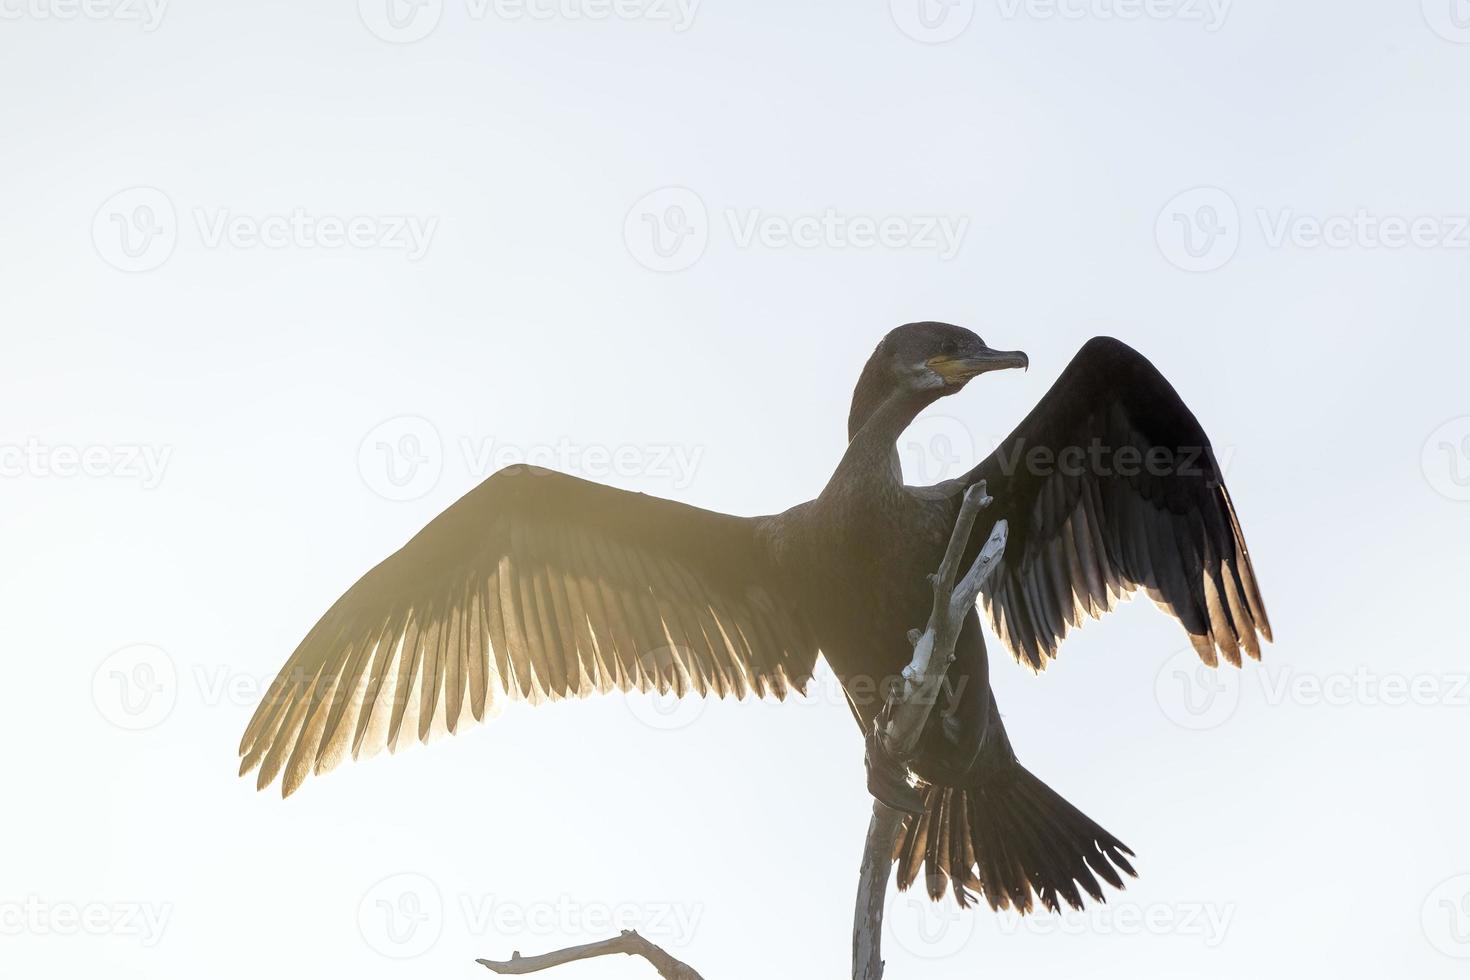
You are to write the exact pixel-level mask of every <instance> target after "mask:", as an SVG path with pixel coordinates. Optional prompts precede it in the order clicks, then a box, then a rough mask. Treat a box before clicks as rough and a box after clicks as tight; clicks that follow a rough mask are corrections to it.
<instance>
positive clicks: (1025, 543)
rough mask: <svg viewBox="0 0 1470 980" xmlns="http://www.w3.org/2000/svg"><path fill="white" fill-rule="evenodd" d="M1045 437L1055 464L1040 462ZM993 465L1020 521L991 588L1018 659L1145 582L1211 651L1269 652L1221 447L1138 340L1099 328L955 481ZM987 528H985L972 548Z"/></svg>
mask: <svg viewBox="0 0 1470 980" xmlns="http://www.w3.org/2000/svg"><path fill="white" fill-rule="evenodd" d="M1038 448H1045V449H1047V450H1049V451H1050V455H1049V457H1046V456H1043V458H1050V459H1052V460H1055V461H1057V465H1056V466H1053V467H1050V468H1048V469H1044V470H1043V469H1040V468H1038V467H1036V466H1035V465H1034V464H1033V463H1032V462H1031V461H1032V460H1033V459H1034V458H1035V456H1034V455H1032V454H1033V452H1034V450H1036V449H1038ZM1128 454H1132V457H1131V458H1132V460H1134V461H1136V462H1135V463H1134V464H1133V465H1131V466H1130V465H1128V462H1129V458H1130V457H1129V455H1128ZM1064 460H1071V461H1074V462H1075V461H1077V460H1081V461H1083V464H1082V465H1080V466H1077V465H1065V464H1064V462H1063V461H1064ZM982 479H983V480H986V481H987V485H988V487H989V491H990V493H991V495H992V496H993V497H995V499H996V507H995V508H994V516H995V517H997V518H1000V517H1004V518H1006V519H1007V521H1008V522H1009V524H1010V528H1011V534H1010V539H1009V541H1008V543H1007V547H1006V552H1005V556H1004V558H1003V559H1002V562H1001V565H1000V567H999V568H998V569H997V571H996V574H994V575H993V576H992V577H991V579H990V580H989V582H988V583H987V586H986V590H985V593H984V599H985V603H986V607H987V609H988V611H989V613H990V616H991V620H992V622H993V623H994V625H995V628H996V632H997V633H998V634H999V635H1000V636H1001V639H1002V640H1003V641H1004V642H1005V644H1006V645H1007V646H1008V647H1009V648H1010V650H1011V652H1012V653H1013V654H1014V655H1015V656H1016V657H1017V659H1019V660H1022V661H1024V662H1026V663H1028V664H1030V665H1031V666H1032V667H1033V668H1035V669H1038V670H1039V669H1041V668H1043V667H1044V666H1045V665H1046V663H1047V662H1048V661H1050V660H1051V659H1053V658H1054V657H1055V656H1056V654H1057V649H1058V645H1059V644H1060V642H1061V641H1062V640H1063V639H1064V638H1065V637H1066V635H1067V633H1068V631H1069V630H1071V629H1074V628H1076V627H1078V626H1080V625H1081V624H1082V622H1083V617H1084V615H1085V616H1091V617H1094V618H1095V617H1098V616H1101V615H1102V614H1103V613H1106V612H1108V611H1109V610H1111V609H1112V608H1113V607H1114V605H1115V604H1116V603H1117V601H1118V600H1119V599H1121V598H1123V597H1124V596H1126V595H1128V594H1129V593H1132V592H1134V591H1137V590H1142V591H1143V592H1145V593H1146V594H1147V595H1148V596H1149V597H1150V598H1152V599H1153V600H1154V601H1155V602H1157V603H1158V604H1159V605H1160V606H1161V607H1162V608H1164V609H1165V610H1166V611H1168V612H1169V613H1170V614H1172V615H1173V616H1174V617H1175V618H1176V619H1178V620H1179V622H1180V623H1181V624H1182V625H1183V626H1184V629H1185V631H1186V633H1187V634H1188V636H1189V639H1190V642H1191V644H1192V645H1193V646H1194V648H1195V649H1196V650H1197V651H1198V652H1199V655H1200V658H1201V659H1202V660H1203V661H1204V662H1205V663H1207V664H1210V665H1212V666H1213V665H1214V664H1216V663H1217V662H1218V660H1219V658H1220V657H1222V656H1223V657H1224V659H1225V660H1226V661H1227V662H1229V663H1231V664H1234V665H1236V666H1239V665H1240V663H1241V661H1242V658H1243V657H1250V658H1252V659H1259V658H1260V655H1261V646H1260V639H1261V638H1264V639H1266V640H1270V639H1271V626H1270V621H1269V620H1268V619H1267V617H1266V610H1265V604H1264V603H1263V602H1262V601H1261V593H1260V587H1259V585H1258V583H1257V579H1256V574H1255V570H1254V568H1253V567H1252V565H1251V560H1250V553H1249V551H1248V550H1247V549H1246V545H1245V538H1244V535H1243V534H1242V533H1241V531H1240V521H1239V519H1238V518H1237V516H1236V512H1235V507H1234V505H1233V503H1232V502H1231V499H1230V494H1229V492H1228V491H1227V490H1226V488H1225V484H1224V479H1223V476H1222V474H1221V472H1220V468H1219V465H1218V463H1217V461H1216V459H1215V455H1214V451H1213V449H1212V447H1211V446H1210V442H1209V439H1208V438H1207V437H1206V436H1205V433H1204V431H1203V430H1202V429H1201V428H1200V425H1199V422H1198V421H1197V420H1196V419H1195V417H1194V415H1193V413H1191V412H1190V411H1189V409H1188V408H1187V407H1186V406H1185V405H1184V403H1183V401H1181V400H1180V398H1179V396H1178V394H1177V393H1176V392H1175V391H1174V389H1173V388H1172V387H1171V386H1170V385H1169V383H1168V382H1167V381H1166V380H1164V378H1163V376H1162V375H1160V374H1159V373H1158V371H1157V370H1156V369H1155V368H1154V367H1153V365H1152V364H1150V363H1149V362H1148V361H1147V360H1146V359H1145V358H1144V357H1143V356H1142V355H1140V354H1139V353H1138V352H1136V351H1134V350H1133V349H1132V348H1130V347H1128V346H1127V345H1125V344H1123V343H1121V342H1119V341H1116V340H1113V339H1111V338H1106V337H1099V338H1095V339H1093V340H1092V341H1089V342H1088V343H1087V344H1086V345H1085V346H1084V347H1083V348H1082V350H1081V352H1079V353H1078V355H1077V357H1076V358H1075V359H1073V361H1072V363H1071V364H1070V365H1069V366H1068V368H1067V370H1066V371H1065V372H1064V373H1063V374H1062V377H1061V378H1060V379H1059V380H1058V381H1057V383H1056V384H1055V385H1054V386H1053V387H1052V389H1051V391H1050V392H1048V393H1047V395H1046V397H1044V398H1043V399H1042V400H1041V402H1040V403H1039V404H1038V405H1037V406H1036V408H1035V410H1034V411H1032V412H1031V414H1030V415H1028V416H1027V418H1026V420H1025V421H1023V422H1022V423H1021V425H1020V426H1018V427H1017V428H1016V430H1015V431H1014V432H1013V433H1012V434H1011V436H1010V437H1009V438H1008V439H1007V440H1006V441H1005V442H1004V443H1002V445H1001V446H1000V447H999V448H998V449H997V450H996V452H995V453H993V454H991V456H990V457H989V458H987V459H986V460H985V461H984V462H982V463H981V464H980V465H979V466H977V467H976V468H975V469H974V470H972V471H971V472H970V473H969V474H967V475H966V477H965V478H964V479H963V480H961V481H956V488H957V489H958V488H959V487H960V486H968V485H969V484H971V483H974V482H975V481H977V480H982ZM982 532H983V533H982ZM988 534H989V528H988V526H987V527H984V528H980V529H977V537H976V540H975V541H974V542H972V550H973V549H978V547H979V546H980V544H981V543H983V541H984V538H985V536H986V535H988Z"/></svg>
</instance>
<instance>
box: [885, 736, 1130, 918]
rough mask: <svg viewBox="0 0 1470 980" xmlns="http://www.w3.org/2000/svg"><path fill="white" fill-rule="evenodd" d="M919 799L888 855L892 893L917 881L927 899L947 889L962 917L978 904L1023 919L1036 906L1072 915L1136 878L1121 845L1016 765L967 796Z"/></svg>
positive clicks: (934, 788) (951, 792)
mask: <svg viewBox="0 0 1470 980" xmlns="http://www.w3.org/2000/svg"><path fill="white" fill-rule="evenodd" d="M924 799H925V812H924V813H923V814H922V815H920V816H911V817H909V818H908V819H907V820H906V821H905V822H904V826H903V831H902V833H900V834H899V838H898V842H897V844H896V846H895V847H894V850H893V859H894V860H895V861H896V862H898V886H899V888H903V889H907V888H908V887H909V886H911V885H913V883H914V882H915V881H917V880H918V877H919V873H920V871H922V872H923V874H924V885H925V890H926V891H927V892H928V893H929V897H930V898H933V899H935V900H938V899H940V898H943V897H944V893H945V891H946V889H948V890H950V891H952V892H953V893H954V897H955V900H956V901H957V902H959V904H960V905H961V906H962V907H968V906H969V905H970V904H971V903H973V902H974V901H975V900H976V897H977V896H980V895H983V896H984V897H985V901H986V902H988V903H989V905H990V907H991V908H992V909H1005V908H1013V909H1015V910H1016V911H1017V912H1019V913H1021V914H1025V913H1027V912H1030V911H1031V910H1032V907H1033V904H1034V902H1036V901H1040V903H1041V905H1042V906H1043V907H1045V908H1047V909H1050V910H1051V911H1053V912H1057V911H1060V910H1061V903H1062V902H1065V903H1066V904H1067V905H1069V906H1070V907H1072V908H1074V909H1080V908H1082V906H1083V898H1082V896H1083V894H1084V893H1085V894H1086V895H1087V896H1088V897H1090V898H1091V899H1092V900H1093V901H1097V902H1102V901H1105V899H1104V897H1103V888H1102V885H1103V883H1106V884H1108V885H1111V886H1112V887H1113V888H1122V887H1123V875H1122V874H1120V873H1119V872H1120V871H1121V872H1123V873H1125V874H1127V875H1129V876H1130V877H1137V872H1135V871H1134V870H1133V865H1131V864H1130V863H1129V862H1128V858H1129V857H1132V856H1133V852H1132V851H1131V850H1129V849H1128V847H1127V845H1125V844H1124V843H1123V842H1122V841H1120V840H1118V839H1117V838H1116V837H1114V836H1113V835H1112V834H1110V833H1108V832H1107V831H1106V830H1104V829H1103V828H1101V827H1099V826H1098V825H1097V824H1096V823H1094V822H1093V821H1092V820H1091V819H1089V818H1088V817H1087V815H1086V814H1084V813H1083V812H1082V811H1081V810H1078V809H1077V808H1076V807H1075V806H1073V805H1072V804H1070V803H1068V802H1067V801H1066V800H1064V799H1063V798H1062V797H1061V796H1060V795H1059V794H1058V793H1057V792H1056V791H1055V790H1053V789H1052V788H1051V787H1049V786H1047V785H1046V784H1045V783H1043V782H1042V781H1041V780H1039V779H1037V778H1036V777H1035V776H1033V775H1032V774H1031V773H1030V772H1028V771H1027V770H1026V769H1025V768H1024V767H1022V766H1020V765H1012V766H1010V767H1008V768H1007V769H1006V770H1005V771H1003V772H999V773H994V774H988V775H986V776H985V777H984V778H983V779H982V780H981V781H980V782H978V783H976V784H975V785H972V786H966V787H955V786H940V785H930V786H928V787H926V788H925V790H924ZM1099 879H1101V881H1099Z"/></svg>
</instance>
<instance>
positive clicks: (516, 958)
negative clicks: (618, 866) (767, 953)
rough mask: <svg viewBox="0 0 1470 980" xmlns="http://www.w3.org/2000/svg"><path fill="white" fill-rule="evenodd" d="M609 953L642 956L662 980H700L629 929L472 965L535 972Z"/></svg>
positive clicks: (478, 961)
mask: <svg viewBox="0 0 1470 980" xmlns="http://www.w3.org/2000/svg"><path fill="white" fill-rule="evenodd" d="M612 953H623V954H626V955H628V956H641V957H643V958H644V959H645V960H647V961H648V962H650V963H652V964H653V968H654V969H655V970H657V971H658V975H659V976H661V977H663V978H664V980H704V978H703V977H701V976H700V975H699V974H698V973H696V972H695V971H694V968H693V967H690V966H687V965H685V964H683V963H680V962H679V961H678V960H676V959H674V958H673V957H672V956H670V955H669V954H668V953H666V952H664V951H663V950H662V949H660V948H659V947H657V946H655V945H654V944H653V943H651V942H649V941H648V940H647V939H644V938H643V937H642V936H640V935H638V933H637V932H636V931H635V930H631V929H625V930H624V931H623V933H622V934H621V935H619V936H615V937H614V938H612V939H604V940H602V941H601V942H597V943H588V944H587V945H585V946H571V947H569V948H567V949H559V950H557V951H556V952H554V953H543V954H541V955H540V956H522V955H521V954H520V953H512V954H511V956H510V959H508V960H500V961H497V960H476V961H475V962H476V963H479V964H480V965H481V966H483V967H486V968H487V969H489V970H490V971H491V972H493V973H500V974H517V973H537V972H539V971H541V970H545V969H549V968H550V967H553V966H561V965H562V964H563V963H571V962H573V961H575V960H585V959H590V958H591V957H594V956H608V955H610V954H612Z"/></svg>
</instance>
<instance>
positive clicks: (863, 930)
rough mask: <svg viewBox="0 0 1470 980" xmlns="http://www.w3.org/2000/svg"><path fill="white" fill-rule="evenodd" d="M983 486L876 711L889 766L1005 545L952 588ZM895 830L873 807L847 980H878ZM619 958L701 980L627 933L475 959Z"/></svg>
mask: <svg viewBox="0 0 1470 980" xmlns="http://www.w3.org/2000/svg"><path fill="white" fill-rule="evenodd" d="M991 499H992V498H990V497H989V496H987V495H986V493H985V483H984V481H982V482H980V483H977V484H975V485H974V486H973V487H970V488H969V489H968V490H967V491H965V499H964V502H963V503H962V504H961V505H960V514H959V517H958V518H957V519H956V521H955V526H954V532H953V533H952V534H951V535H950V539H949V547H948V548H947V549H946V550H945V553H944V560H943V561H942V562H941V563H940V565H939V571H937V572H936V573H935V574H933V575H931V576H930V577H929V578H930V581H931V582H932V583H933V586H934V605H933V607H932V608H931V609H930V612H929V625H928V627H927V628H926V629H925V630H924V632H923V633H919V631H918V630H914V631H912V632H911V633H910V634H909V639H910V640H911V641H912V642H913V644H914V656H913V659H912V660H911V661H910V662H909V665H908V666H907V667H905V668H904V670H903V675H902V678H901V682H900V683H899V684H897V685H896V686H895V689H894V690H893V691H891V692H890V694H889V698H888V705H887V708H886V710H885V711H884V712H883V715H882V718H883V723H882V727H881V728H880V729H879V731H878V737H879V738H880V739H881V740H882V742H883V747H884V749H885V750H886V751H887V752H888V753H889V754H890V755H891V756H892V757H893V758H895V759H899V760H901V761H905V762H907V761H908V760H909V759H911V758H912V757H913V753H914V749H915V747H916V746H917V745H918V742H919V735H920V734H921V733H922V732H923V730H924V723H925V722H927V721H928V720H929V712H930V710H931V709H932V708H933V707H934V702H935V701H937V700H938V699H939V694H940V691H941V690H943V687H944V674H945V671H946V670H948V669H949V665H950V662H951V661H953V660H954V645H955V641H956V640H958V639H959V635H960V628H961V627H962V626H963V625H964V622H965V615H966V614H967V613H968V612H969V611H970V608H971V607H972V606H974V605H975V600H976V599H977V598H979V596H980V589H981V587H982V586H983V585H984V584H985V580H986V579H987V578H988V577H989V576H990V573H991V571H993V570H994V568H995V566H996V564H997V563H998V562H999V561H1000V556H1001V554H1002V553H1003V552H1004V551H1005V546H1006V522H1005V521H997V522H996V525H995V529H994V530H992V531H991V532H990V540H988V541H986V542H985V546H984V547H983V548H981V549H980V554H979V555H978V556H976V558H975V563H974V564H973V565H971V566H970V569H969V571H967V572H966V573H965V577H964V578H962V579H960V581H959V582H958V583H956V582H955V577H956V576H957V575H958V574H959V565H960V559H962V558H963V557H964V554H965V548H966V546H967V545H968V544H969V541H970V531H971V530H973V529H974V526H975V519H976V517H978V516H979V514H980V511H981V509H983V508H985V507H988V506H990V503H991ZM902 826H903V814H902V813H899V812H898V811H897V810H893V809H890V808H889V807H888V806H885V805H884V804H882V803H880V802H878V801H877V800H874V801H873V818H872V820H871V821H869V823H868V837H867V840H866V841H865V842H864V844H863V861H862V866H861V868H860V870H859V873H858V894H857V909H856V912H855V915H854V918H853V927H852V975H853V980H881V978H882V976H883V958H882V953H883V903H884V899H885V898H886V897H887V892H888V876H889V874H890V873H891V872H892V868H893V845H894V842H895V841H896V840H897V839H898V831H899V828H900V827H902ZM612 953H623V954H626V955H628V956H641V957H643V958H644V959H646V960H647V961H648V962H649V963H651V964H653V968H654V969H655V970H657V971H658V975H659V976H661V977H663V978H664V980H703V978H702V977H701V976H700V975H699V974H698V973H697V972H696V971H695V970H694V968H693V967H690V966H688V965H686V964H684V963H681V962H679V961H678V960H676V959H674V958H673V957H672V956H670V955H669V954H668V953H666V952H664V951H663V950H662V949H660V948H659V947H657V946H655V945H654V944H653V943H651V942H649V941H648V940H646V939H644V938H643V937H642V936H640V935H638V933H637V932H635V931H631V930H629V931H624V932H623V933H622V935H620V936H617V937H615V938H613V939H604V940H602V941H601V942H596V943H588V944H586V945H585V946H572V947H569V948H567V949H560V950H557V951H555V952H552V953H543V954H541V955H540V956H522V955H521V954H520V953H513V954H511V958H510V959H508V960H500V961H496V960H476V961H475V962H477V963H479V964H481V965H482V966H484V967H487V968H488V969H490V970H491V971H493V972H495V973H499V974H521V973H538V972H540V971H541V970H546V969H549V968H551V967H553V966H560V965H562V964H563V963H571V962H574V961H576V960H585V959H590V958H592V957H594V956H607V955H610V954H612Z"/></svg>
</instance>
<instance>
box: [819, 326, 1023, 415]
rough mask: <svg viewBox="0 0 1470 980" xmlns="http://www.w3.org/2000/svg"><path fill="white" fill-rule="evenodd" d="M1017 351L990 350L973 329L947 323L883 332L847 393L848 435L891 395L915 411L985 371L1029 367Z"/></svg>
mask: <svg viewBox="0 0 1470 980" xmlns="http://www.w3.org/2000/svg"><path fill="white" fill-rule="evenodd" d="M1029 363H1030V362H1029V361H1028V360H1027V358H1026V355H1025V354H1023V353H1022V352H1020V351H1001V350H994V349H992V348H991V347H989V346H988V345H987V344H986V343H985V341H983V340H981V339H980V337H979V336H977V335H976V334H975V333H974V331H971V330H966V329H965V328H964V327H957V326H955V325H954V324H952V323H938V322H935V321H932V320H930V321H925V322H923V323H906V324H904V325H903V326H901V327H896V328H895V329H893V330H890V331H889V332H888V335H887V336H886V337H884V338H883V340H882V341H881V342H879V344H878V347H877V349H876V350H874V351H873V356H872V357H870V358H868V363H867V366H866V367H864V368H863V373H862V377H860V378H859V379H858V384H857V389H856V390H855V391H853V394H852V411H851V412H850V413H849V415H848V421H847V434H848V438H851V437H852V436H854V435H855V434H856V433H857V430H858V429H860V428H862V425H863V422H865V421H866V420H867V418H868V416H869V415H871V414H872V412H873V410H874V409H876V408H877V407H878V406H879V405H881V404H882V403H883V402H884V401H885V400H887V399H888V398H891V397H893V396H895V395H898V396H909V397H910V398H912V400H913V401H914V403H915V405H916V406H917V407H916V409H915V411H916V412H917V409H918V408H922V407H923V406H924V405H927V404H929V403H930V402H932V401H934V400H935V399H938V398H943V397H944V396H946V395H952V394H954V393H955V392H957V391H959V390H960V389H961V388H963V387H964V386H965V385H966V384H968V383H969V382H970V380H971V379H973V378H976V377H978V376H979V375H982V374H985V373H986V372H988V371H1000V370H1003V369H1005V368H1025V367H1027V366H1029Z"/></svg>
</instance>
